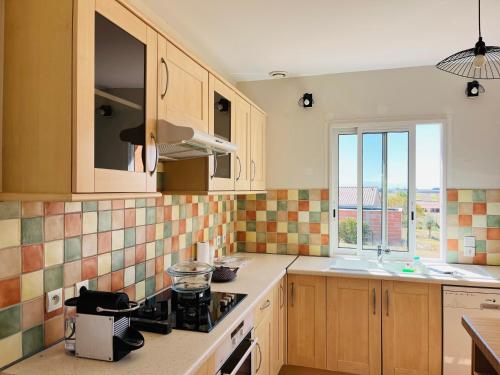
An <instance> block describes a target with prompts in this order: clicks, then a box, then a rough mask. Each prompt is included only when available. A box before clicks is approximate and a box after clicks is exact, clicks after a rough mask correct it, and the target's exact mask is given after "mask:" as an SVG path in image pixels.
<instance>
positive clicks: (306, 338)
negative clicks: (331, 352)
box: [288, 275, 327, 369]
mask: <svg viewBox="0 0 500 375" xmlns="http://www.w3.org/2000/svg"><path fill="white" fill-rule="evenodd" d="M326 353H327V351H326V277H322V276H303V275H288V364H290V365H295V366H304V367H312V368H319V369H325V368H326Z"/></svg>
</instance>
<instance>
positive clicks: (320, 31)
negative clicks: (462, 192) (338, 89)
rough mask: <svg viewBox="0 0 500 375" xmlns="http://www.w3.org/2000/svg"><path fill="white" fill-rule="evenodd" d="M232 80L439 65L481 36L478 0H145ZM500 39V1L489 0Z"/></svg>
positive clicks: (494, 34)
mask: <svg viewBox="0 0 500 375" xmlns="http://www.w3.org/2000/svg"><path fill="white" fill-rule="evenodd" d="M141 2H142V3H143V4H144V5H146V6H147V7H149V8H151V10H152V11H153V12H154V13H155V14H156V15H157V16H159V17H160V18H162V20H163V21H165V22H166V23H167V24H168V26H169V27H171V29H173V30H175V31H176V33H177V34H178V35H180V36H181V37H182V39H184V40H185V41H187V42H188V44H189V45H190V47H191V48H192V49H193V50H194V51H195V52H196V53H198V54H199V55H200V56H202V57H203V58H204V59H205V60H206V62H207V63H209V64H211V65H214V66H215V67H216V68H218V69H221V70H223V71H222V72H221V73H223V74H227V75H229V78H230V79H231V80H233V81H243V80H259V79H266V78H268V76H267V73H268V72H269V71H272V70H286V71H288V72H289V73H290V75H292V76H300V75H317V74H327V73H340V72H352V71H363V70H374V69H390V68H400V67H410V66H422V65H434V64H436V63H437V62H438V61H439V60H441V59H442V58H444V57H446V56H448V55H450V54H452V53H454V52H457V51H458V50H462V49H467V48H471V47H473V45H474V43H475V42H476V40H477V1H476V0H309V1H307V0H300V1H299V0H142V1H141ZM482 10H483V12H482V13H483V16H482V18H483V19H482V25H483V27H482V29H483V37H484V39H485V41H486V44H487V45H500V22H499V19H498V17H499V14H500V0H483V1H482Z"/></svg>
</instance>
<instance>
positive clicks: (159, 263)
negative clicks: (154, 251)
mask: <svg viewBox="0 0 500 375" xmlns="http://www.w3.org/2000/svg"><path fill="white" fill-rule="evenodd" d="M161 272H163V257H156V258H155V273H161Z"/></svg>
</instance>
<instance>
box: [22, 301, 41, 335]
mask: <svg viewBox="0 0 500 375" xmlns="http://www.w3.org/2000/svg"><path fill="white" fill-rule="evenodd" d="M44 309H45V304H44V298H43V297H39V298H36V299H33V300H31V301H29V302H25V303H23V322H22V325H23V330H26V329H30V328H31V327H34V326H37V325H39V324H42V323H43V312H44Z"/></svg>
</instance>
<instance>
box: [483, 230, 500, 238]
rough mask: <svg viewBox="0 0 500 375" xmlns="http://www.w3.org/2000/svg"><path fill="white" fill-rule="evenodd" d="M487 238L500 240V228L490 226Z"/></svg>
mask: <svg viewBox="0 0 500 375" xmlns="http://www.w3.org/2000/svg"><path fill="white" fill-rule="evenodd" d="M486 239H488V240H500V228H488V229H487V232H486Z"/></svg>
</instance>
